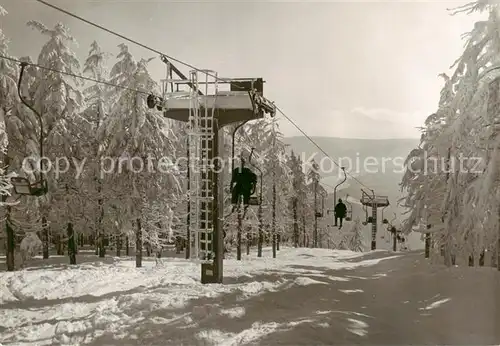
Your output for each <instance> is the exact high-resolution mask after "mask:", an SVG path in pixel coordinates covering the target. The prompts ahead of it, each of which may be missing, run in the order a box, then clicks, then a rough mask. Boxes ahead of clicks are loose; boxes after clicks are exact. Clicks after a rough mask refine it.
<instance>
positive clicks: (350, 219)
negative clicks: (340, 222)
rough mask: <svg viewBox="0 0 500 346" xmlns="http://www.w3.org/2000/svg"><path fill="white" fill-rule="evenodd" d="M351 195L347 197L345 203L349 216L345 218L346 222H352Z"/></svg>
mask: <svg viewBox="0 0 500 346" xmlns="http://www.w3.org/2000/svg"><path fill="white" fill-rule="evenodd" d="M348 199H349V194H347V195H346V198H345V203H346V204H347V215H346V217H345V220H346V221H352V204H351V203H350V202H349V200H348Z"/></svg>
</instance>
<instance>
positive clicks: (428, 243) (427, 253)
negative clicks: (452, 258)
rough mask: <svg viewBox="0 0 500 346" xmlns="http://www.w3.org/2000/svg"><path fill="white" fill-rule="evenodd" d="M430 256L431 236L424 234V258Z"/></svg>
mask: <svg viewBox="0 0 500 346" xmlns="http://www.w3.org/2000/svg"><path fill="white" fill-rule="evenodd" d="M430 254H431V234H430V233H425V258H429V257H430Z"/></svg>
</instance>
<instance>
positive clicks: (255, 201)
mask: <svg viewBox="0 0 500 346" xmlns="http://www.w3.org/2000/svg"><path fill="white" fill-rule="evenodd" d="M254 150H255V148H252V150H251V151H250V156H249V157H248V164H250V165H251V166H253V167H254V168H255V169H257V170H258V171H259V173H260V176H259V177H258V178H257V184H256V185H259V194H258V196H257V186H255V191H254V193H253V194H252V196H250V199H249V200H248V205H254V206H255V205H256V206H259V205H261V204H262V170H261V169H260V168H259V167H257V166H255V165H254V164H253V163H252V155H253V152H254Z"/></svg>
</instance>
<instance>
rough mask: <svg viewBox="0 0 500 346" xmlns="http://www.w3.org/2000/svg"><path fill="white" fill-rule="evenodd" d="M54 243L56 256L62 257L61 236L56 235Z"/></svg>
mask: <svg viewBox="0 0 500 346" xmlns="http://www.w3.org/2000/svg"><path fill="white" fill-rule="evenodd" d="M55 243H56V253H57V255H58V256H64V245H63V242H62V236H61V235H60V234H58V235H57V236H56V239H55Z"/></svg>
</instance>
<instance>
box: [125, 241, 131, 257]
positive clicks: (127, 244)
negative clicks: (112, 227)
mask: <svg viewBox="0 0 500 346" xmlns="http://www.w3.org/2000/svg"><path fill="white" fill-rule="evenodd" d="M125 255H126V256H130V243H129V241H128V236H126V237H125Z"/></svg>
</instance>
